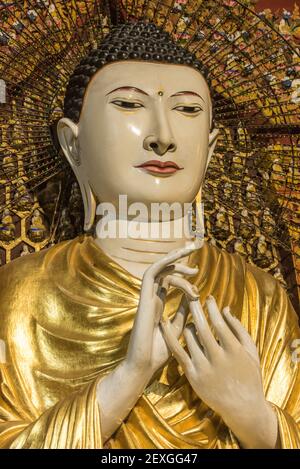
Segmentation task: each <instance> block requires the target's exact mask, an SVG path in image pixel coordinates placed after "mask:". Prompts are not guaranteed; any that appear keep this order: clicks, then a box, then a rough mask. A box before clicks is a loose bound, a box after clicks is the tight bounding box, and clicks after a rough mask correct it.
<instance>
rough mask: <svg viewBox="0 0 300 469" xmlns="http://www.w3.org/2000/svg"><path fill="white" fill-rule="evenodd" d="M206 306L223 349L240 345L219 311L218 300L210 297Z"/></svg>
mask: <svg viewBox="0 0 300 469" xmlns="http://www.w3.org/2000/svg"><path fill="white" fill-rule="evenodd" d="M206 305H207V310H208V314H209V318H210V320H211V322H212V325H213V326H214V329H215V331H216V334H217V336H218V339H219V340H220V342H221V345H222V347H224V348H228V349H229V348H232V346H234V345H235V344H237V343H238V340H237V338H236V337H235V335H234V334H233V333H232V331H231V330H230V328H229V327H228V325H227V324H226V322H225V321H224V318H223V317H222V315H221V313H220V311H219V308H218V305H217V303H216V300H215V299H214V297H213V296H212V295H209V297H208V298H207V300H206Z"/></svg>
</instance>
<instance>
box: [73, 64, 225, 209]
mask: <svg viewBox="0 0 300 469" xmlns="http://www.w3.org/2000/svg"><path fill="white" fill-rule="evenodd" d="M64 120H65V121H68V119H64ZM210 126H211V100H210V94H209V89H208V86H207V83H206V81H205V79H204V78H203V77H202V75H201V74H200V73H199V72H197V71H196V70H194V69H192V68H190V67H188V66H184V65H173V64H170V65H169V64H159V63H151V62H139V61H126V62H125V61H123V62H114V63H111V64H108V65H106V66H105V67H103V68H102V69H101V70H99V71H98V72H97V73H96V74H95V75H94V77H93V78H92V80H91V82H90V83H89V85H88V89H87V91H86V94H85V97H84V102H83V108H82V112H81V116H80V121H79V124H78V125H77V126H76V127H77V128H76V134H77V136H76V144H75V148H76V149H77V151H78V156H79V159H80V164H81V165H83V166H84V167H85V173H86V176H87V178H88V180H89V184H90V186H91V188H92V189H93V192H94V194H95V196H96V197H97V200H98V201H99V202H113V203H114V204H117V199H118V196H119V194H125V195H127V196H128V202H129V203H132V202H144V203H146V204H149V203H151V202H168V203H173V202H180V203H185V202H192V201H193V200H194V198H195V197H196V195H197V193H198V192H199V189H200V187H201V184H202V182H203V179H204V175H205V171H206V167H207V164H208V159H209V157H210V155H211V153H212V151H213V147H214V143H215V140H216V139H215V134H214V133H212V134H210ZM72 128H73V129H74V125H73V127H72ZM69 135H70V134H69ZM70 147H72V148H74V145H73V146H72V144H71V143H70ZM69 160H70V158H69ZM167 162H168V163H167Z"/></svg>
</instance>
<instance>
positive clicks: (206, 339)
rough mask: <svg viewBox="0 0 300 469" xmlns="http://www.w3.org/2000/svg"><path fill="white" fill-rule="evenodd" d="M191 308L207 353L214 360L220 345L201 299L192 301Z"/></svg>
mask: <svg viewBox="0 0 300 469" xmlns="http://www.w3.org/2000/svg"><path fill="white" fill-rule="evenodd" d="M190 310H191V313H192V315H193V320H194V323H195V326H196V330H197V334H198V337H199V340H200V342H201V344H202V346H203V349H204V352H205V355H206V357H207V358H208V359H209V360H210V361H212V360H213V357H214V356H215V355H216V354H217V353H218V352H219V351H220V346H219V344H218V343H217V341H216V339H215V338H214V335H213V333H212V331H211V329H210V327H209V324H208V322H207V319H206V317H205V314H204V311H203V308H202V306H201V303H200V301H199V300H195V301H191V302H190Z"/></svg>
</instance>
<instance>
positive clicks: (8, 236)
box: [0, 208, 16, 242]
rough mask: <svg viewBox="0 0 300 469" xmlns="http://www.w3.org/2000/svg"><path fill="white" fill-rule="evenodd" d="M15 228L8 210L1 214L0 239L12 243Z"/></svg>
mask: <svg viewBox="0 0 300 469" xmlns="http://www.w3.org/2000/svg"><path fill="white" fill-rule="evenodd" d="M15 231H16V227H15V224H14V223H13V217H12V215H11V212H10V210H9V209H8V208H6V209H5V210H4V212H3V215H2V219H1V223H0V239H1V240H2V241H7V242H8V241H12V240H13V239H14V237H15Z"/></svg>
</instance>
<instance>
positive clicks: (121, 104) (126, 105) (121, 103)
mask: <svg viewBox="0 0 300 469" xmlns="http://www.w3.org/2000/svg"><path fill="white" fill-rule="evenodd" d="M111 102H112V103H113V104H115V105H116V106H119V107H122V108H124V109H139V108H141V107H144V106H143V104H141V103H133V102H130V101H122V100H121V99H116V100H115V101H111Z"/></svg>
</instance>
